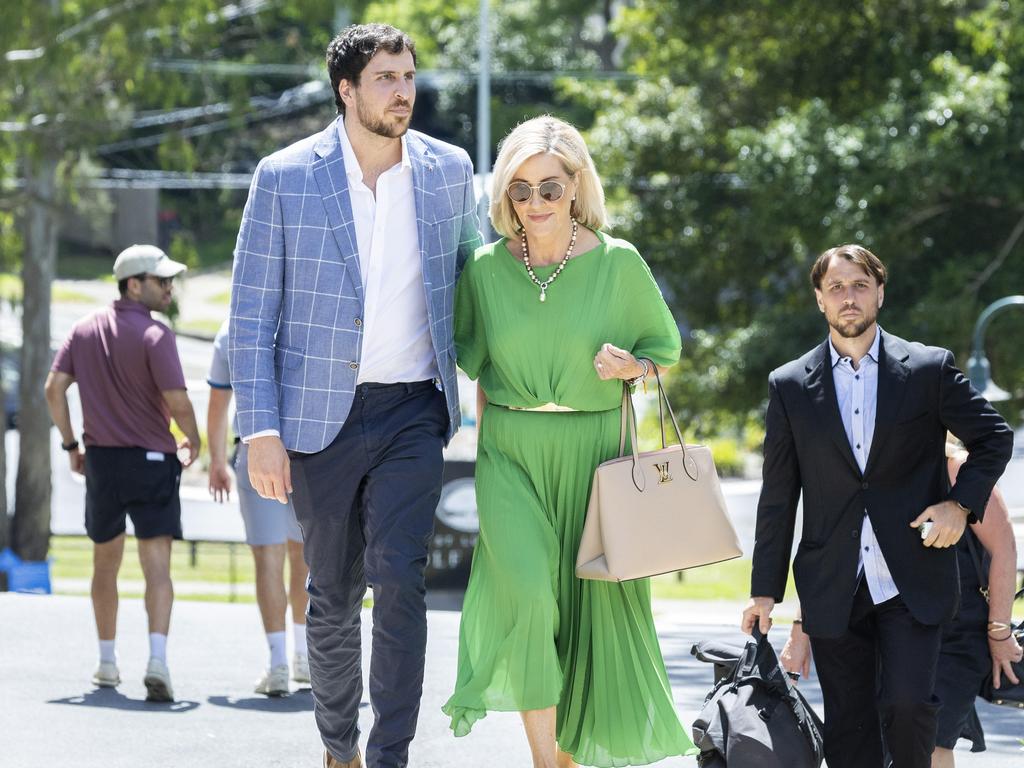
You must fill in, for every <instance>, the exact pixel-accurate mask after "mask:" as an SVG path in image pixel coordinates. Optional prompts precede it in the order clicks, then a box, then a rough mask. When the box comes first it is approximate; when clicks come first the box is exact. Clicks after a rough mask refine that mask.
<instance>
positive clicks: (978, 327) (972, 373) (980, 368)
mask: <svg viewBox="0 0 1024 768" xmlns="http://www.w3.org/2000/svg"><path fill="white" fill-rule="evenodd" d="M1013 306H1024V296H1006V297H1004V298H1002V299H999V300H998V301H993V302H992V303H991V304H989V305H988V306H987V307H985V309H983V310H982V311H981V314H980V315H978V320H977V322H975V323H974V334H973V344H972V346H971V356H970V358H969V359H968V360H967V378H969V379H970V380H971V384H972V385H973V386H974V388H975V389H977V390H978V391H979V392H981V393H983V394H984V393H985V392H986V390H988V389H989V386H990V381H991V374H990V368H989V363H988V358H987V357H985V331H986V330H987V329H988V324H989V323H990V322H992V318H993V317H994V316H995V315H996V314H998V313H999V312H1000V311H1002V310H1004V309H1006V308H1007V307H1013ZM991 386H992V387H993V388H994V390H992V391H994V392H996V393H997V394H1004V393H1002V390H1000V389H999V388H998V387H995V384H994V383H993V384H992V385H991ZM989 399H992V398H991V397H990V398H989Z"/></svg>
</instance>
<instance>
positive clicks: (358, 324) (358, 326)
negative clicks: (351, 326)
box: [355, 317, 363, 328]
mask: <svg viewBox="0 0 1024 768" xmlns="http://www.w3.org/2000/svg"><path fill="white" fill-rule="evenodd" d="M355 324H356V328H362V327H363V321H362V319H361V318H358V317H357V318H356V319H355Z"/></svg>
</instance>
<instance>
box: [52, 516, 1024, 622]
mask: <svg viewBox="0 0 1024 768" xmlns="http://www.w3.org/2000/svg"><path fill="white" fill-rule="evenodd" d="M232 546H233V547H234V558H235V583H236V584H238V585H246V586H247V585H250V584H252V583H253V578H254V576H255V569H254V567H253V562H252V556H251V555H250V554H249V547H247V546H246V545H245V544H234V545H229V544H226V543H215V542H200V543H197V544H196V564H195V565H194V566H193V565H192V561H191V554H192V544H191V543H190V542H182V541H176V542H175V543H174V546H173V548H172V550H171V577H172V578H173V579H174V591H175V597H176V599H178V600H200V601H204V602H228V601H229V599H230V597H229V595H228V594H226V593H225V594H211V593H210V592H209V591H204V590H202V589H197V588H196V587H191V588H190V586H189V584H190V583H191V584H195V585H197V586H198V585H199V584H208V583H209V584H224V585H226V584H230V583H231V569H230V561H231V547H232ZM50 557H51V559H52V561H53V565H52V568H51V574H52V576H53V577H54V579H88V578H90V577H91V576H92V542H91V541H89V540H88V539H87V538H85V537H84V536H54V537H53V538H52V539H51V540H50ZM120 577H121V578H122V579H125V580H132V581H141V580H142V568H141V567H140V566H139V556H138V546H137V544H136V540H135V539H134V538H132V537H128V538H127V539H126V540H125V547H124V561H123V563H122V565H121V573H120ZM651 593H652V595H653V597H655V598H657V599H662V600H735V601H737V602H746V600H747V599H748V597H749V595H750V560H749V559H747V558H739V559H736V560H727V561H726V562H724V563H716V564H715V565H708V566H705V567H703V568H693V569H690V570H688V571H683V572H682V579H681V580H680V578H679V576H678V575H677V574H674V573H671V574H666V575H665V576H656V577H655V578H653V579H651ZM61 594H68V595H78V594H88V592H83V591H82V590H61ZM794 594H795V592H794V587H793V576H792V573H791V574H790V577H789V584H788V585H787V587H786V595H787V598H788V597H792V596H793V595H794ZM122 597H142V594H141V593H136V592H123V593H122ZM253 600H254V598H253V596H252V595H251V594H241V593H240V594H236V595H235V598H234V601H235V602H242V603H247V602H252V601H253ZM371 602H372V601H365V603H366V605H367V607H369V605H370V604H371ZM1013 614H1014V616H1017V617H1020V616H1022V615H1024V599H1022V600H1018V601H1017V602H1015V603H1014V604H1013ZM777 618H778V619H779V620H784V619H786V618H792V617H787V616H782V615H780V616H778V617H777Z"/></svg>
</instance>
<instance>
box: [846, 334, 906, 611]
mask: <svg viewBox="0 0 1024 768" xmlns="http://www.w3.org/2000/svg"><path fill="white" fill-rule="evenodd" d="M880 339H881V333H880V332H879V331H878V329H876V330H875V340H874V341H873V342H872V343H871V348H870V349H869V350H868V353H867V354H866V355H864V357H862V358H861V360H860V363H859V365H858V367H857V368H854V367H853V360H851V359H850V358H849V357H841V356H840V355H839V353H838V352H837V351H836V348H835V347H834V346H832V337H831V336H829V340H828V348H829V352H830V353H831V355H832V380H833V381H834V382H835V386H836V400H837V402H838V404H839V415H840V416H841V417H842V419H843V428H844V429H845V430H846V439H847V440H849V441H850V448H851V450H852V451H853V456H854V458H855V459H856V460H857V466H859V467H860V471H861V472H864V468H865V466H867V462H868V455H869V454H870V453H871V440H872V438H873V437H874V435H875V413H876V411H877V406H878V347H879V341H880ZM861 572H863V573H864V578H865V579H866V580H867V583H868V590H869V591H870V592H871V599H872V601H874V603H875V605H878V604H879V603H884V602H885V601H886V600H890V599H892V598H894V597H896V595H898V594H899V593H900V591H899V589H897V588H896V583H895V582H894V581H893V580H892V574H891V573H889V566H888V565H887V564H886V562H885V556H884V555H883V554H882V550H881V548H880V547H879V546H878V539H876V538H875V530H874V528H873V527H872V525H871V518H869V517H868V513H867V510H864V522H863V523H862V524H861V529H860V552H859V557H858V559H857V574H858V576H859V575H860V574H861Z"/></svg>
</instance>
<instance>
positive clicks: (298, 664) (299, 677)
mask: <svg viewBox="0 0 1024 768" xmlns="http://www.w3.org/2000/svg"><path fill="white" fill-rule="evenodd" d="M292 680H294V681H295V682H296V683H303V684H305V685H309V659H308V658H307V656H306V654H304V653H296V654H295V655H294V656H292Z"/></svg>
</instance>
